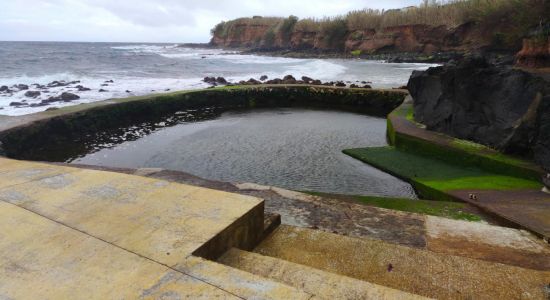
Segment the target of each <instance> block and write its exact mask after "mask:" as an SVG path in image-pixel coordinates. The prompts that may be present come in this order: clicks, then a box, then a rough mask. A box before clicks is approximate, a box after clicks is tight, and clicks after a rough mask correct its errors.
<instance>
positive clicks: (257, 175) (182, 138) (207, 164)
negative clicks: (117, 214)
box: [65, 108, 414, 197]
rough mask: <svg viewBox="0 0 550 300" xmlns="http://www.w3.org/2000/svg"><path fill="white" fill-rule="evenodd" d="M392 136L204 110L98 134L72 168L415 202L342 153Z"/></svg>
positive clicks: (370, 120) (296, 114) (295, 118)
mask: <svg viewBox="0 0 550 300" xmlns="http://www.w3.org/2000/svg"><path fill="white" fill-rule="evenodd" d="M385 130H386V120H385V119H383V118H377V117H372V116H368V115H364V114H357V113H351V112H344V111H337V110H321V109H305V108H270V109H242V110H232V111H218V110H217V109H216V108H203V109H198V110H188V111H180V112H177V113H176V114H175V115H174V116H173V117H172V118H168V119H167V120H165V121H164V122H155V123H144V124H141V125H136V126H131V127H127V128H124V129H119V130H117V131H112V132H101V133H98V134H97V135H96V136H94V137H89V138H88V139H87V140H86V143H84V144H85V145H86V147H82V148H80V149H78V151H76V152H75V151H71V152H72V153H71V155H70V156H69V157H66V158H65V160H66V161H67V162H72V163H79V164H92V165H100V166H109V167H128V168H144V167H154V168H165V169H171V170H178V171H185V172H188V173H191V174H193V175H196V176H200V177H203V178H207V179H212V180H220V181H230V182H253V183H258V184H265V185H272V186H278V187H284V188H288V189H293V190H303V191H318V192H326V193H340V194H358V195H382V196H397V197H414V191H413V190H412V188H411V186H410V185H409V184H407V183H405V182H403V181H401V180H399V179H397V178H395V177H393V176H391V175H389V174H386V173H384V172H381V171H379V170H377V169H374V168H372V167H370V166H368V165H366V164H363V163H361V162H358V161H357V160H354V159H352V158H350V157H348V156H346V155H344V154H343V153H342V152H341V150H343V149H347V148H354V147H366V146H382V145H386V140H385Z"/></svg>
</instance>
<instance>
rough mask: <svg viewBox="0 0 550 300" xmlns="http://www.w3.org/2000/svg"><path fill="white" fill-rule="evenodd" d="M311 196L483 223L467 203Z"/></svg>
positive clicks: (372, 197) (374, 197)
mask: <svg viewBox="0 0 550 300" xmlns="http://www.w3.org/2000/svg"><path fill="white" fill-rule="evenodd" d="M306 193H308V194H310V195H314V196H320V197H327V198H345V199H350V200H354V201H358V202H361V203H364V204H366V205H369V206H374V207H380V208H386V209H393V210H399V211H405V212H411V213H417V214H425V215H431V216H437V217H444V218H449V219H454V220H464V221H481V220H482V217H480V216H479V215H476V214H473V213H470V212H466V211H465V208H466V207H467V206H468V205H467V204H465V203H460V202H449V201H429V200H414V199H407V198H390V197H376V196H348V195H330V194H324V193H318V192H306Z"/></svg>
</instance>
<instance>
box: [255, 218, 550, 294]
mask: <svg viewBox="0 0 550 300" xmlns="http://www.w3.org/2000/svg"><path fill="white" fill-rule="evenodd" d="M255 252H257V253H260V254H262V255H266V256H272V257H276V258H279V259H283V260H287V261H290V262H294V263H297V264H302V265H306V266H310V267H313V268H317V269H321V270H325V271H329V272H333V273H337V274H341V275H345V276H349V277H353V278H356V279H360V280H364V281H368V282H372V283H375V284H379V285H383V286H387V287H391V288H395V289H399V290H403V291H407V292H410V293H414V294H419V295H423V296H426V297H432V298H439V299H545V297H547V285H548V283H550V272H543V271H536V270H531V269H524V268H519V267H514V266H509V265H504V264H500V263H492V262H487V261H482V260H476V259H470V258H465V257H460V256H452V255H444V254H439V253H434V252H431V251H426V250H420V249H415V248H409V247H405V246H400V245H395V244H390V243H386V242H382V241H379V240H373V239H366V238H364V239H356V238H350V237H346V236H342V235H336V234H331V233H327V232H322V231H318V230H311V229H306V228H299V227H291V226H285V225H282V226H280V227H279V228H278V229H277V230H276V231H274V232H273V234H271V235H270V236H269V237H268V238H266V239H265V240H264V241H263V242H262V243H261V244H260V245H259V246H258V247H257V248H256V249H255ZM390 264H391V267H390Z"/></svg>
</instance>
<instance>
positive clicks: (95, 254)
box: [0, 158, 312, 299]
mask: <svg viewBox="0 0 550 300" xmlns="http://www.w3.org/2000/svg"><path fill="white" fill-rule="evenodd" d="M263 209H264V208H263V201H262V200H261V199H258V198H254V197H249V196H243V195H236V194H231V193H226V192H221V191H215V190H210V189H205V188H199V187H193V186H188V185H183V184H177V183H169V182H166V181H162V180H156V179H149V178H144V177H138V176H131V175H126V174H117V173H110V172H102V171H93V170H82V169H75V168H69V167H60V166H54V165H47V164H41V163H30V162H23V161H14V160H8V159H4V158H0V227H1V228H3V230H2V233H0V257H1V258H2V259H1V260H0V298H6V299H37V298H41V299H123V298H125V299H137V298H144V299H158V298H164V297H169V298H178V297H179V298H193V299H195V298H207V299H212V298H229V299H231V298H250V297H252V296H254V297H259V298H265V299H309V298H311V296H312V295H310V294H308V293H305V292H302V291H299V290H297V289H294V288H292V287H290V286H286V285H284V284H281V283H277V282H273V281H270V280H267V279H265V278H261V277H259V276H255V275H252V274H249V273H246V272H242V271H238V270H233V269H231V268H229V267H226V266H223V265H219V264H215V263H214V262H209V261H207V260H205V259H203V258H201V257H205V258H212V257H217V256H218V255H220V254H221V253H224V252H225V251H226V250H227V249H229V248H231V247H234V246H235V247H239V248H243V249H246V248H250V247H252V246H253V245H255V244H256V243H257V242H258V238H259V237H260V235H261V234H262V231H263V226H264V223H263V221H264V220H263ZM198 256H201V257H198ZM197 261H199V262H200V263H201V264H202V267H197ZM192 266H194V267H192ZM205 266H206V267H205Z"/></svg>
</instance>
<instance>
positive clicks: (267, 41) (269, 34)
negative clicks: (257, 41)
mask: <svg viewBox="0 0 550 300" xmlns="http://www.w3.org/2000/svg"><path fill="white" fill-rule="evenodd" d="M274 44H275V31H274V30H273V28H271V29H269V30H268V31H266V33H265V35H264V45H265V46H266V47H273V45H274Z"/></svg>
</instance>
